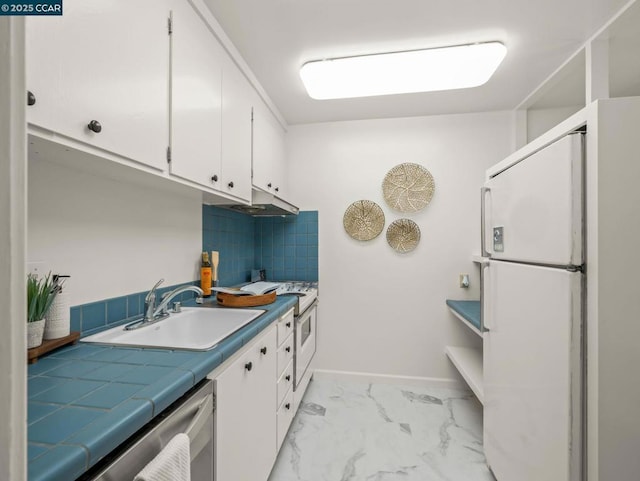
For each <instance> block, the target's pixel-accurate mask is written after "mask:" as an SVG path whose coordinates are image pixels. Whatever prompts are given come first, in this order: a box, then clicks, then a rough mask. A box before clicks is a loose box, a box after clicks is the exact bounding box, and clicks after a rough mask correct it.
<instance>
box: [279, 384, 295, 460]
mask: <svg viewBox="0 0 640 481" xmlns="http://www.w3.org/2000/svg"><path fill="white" fill-rule="evenodd" d="M293 414H294V411H293V389H290V390H289V394H287V396H286V397H285V398H284V401H283V403H282V404H281V405H280V408H279V409H278V430H277V434H276V436H277V439H278V450H280V446H282V442H283V441H284V438H285V437H286V435H287V431H288V430H289V426H291V421H292V420H293Z"/></svg>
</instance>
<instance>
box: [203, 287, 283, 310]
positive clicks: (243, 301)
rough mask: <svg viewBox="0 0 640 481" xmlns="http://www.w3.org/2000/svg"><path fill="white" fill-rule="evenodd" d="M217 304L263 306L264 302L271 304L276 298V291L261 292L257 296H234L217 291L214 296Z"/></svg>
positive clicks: (226, 305)
mask: <svg viewBox="0 0 640 481" xmlns="http://www.w3.org/2000/svg"><path fill="white" fill-rule="evenodd" d="M216 300H217V301H218V304H220V305H221V306H225V307H254V306H264V305H266V304H272V303H273V302H275V300H276V292H275V291H273V292H270V293H269V294H262V295H257V296H234V295H233V294H226V293H224V292H218V293H217V296H216Z"/></svg>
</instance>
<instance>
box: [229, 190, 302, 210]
mask: <svg viewBox="0 0 640 481" xmlns="http://www.w3.org/2000/svg"><path fill="white" fill-rule="evenodd" d="M218 207H224V208H225V209H231V210H235V211H236V212H242V213H243V214H248V215H251V216H253V217H276V216H283V215H298V212H299V211H300V209H298V208H297V207H296V206H295V205H293V204H290V203H289V202H287V201H286V200H284V199H281V198H280V197H277V196H275V195H273V194H270V193H269V192H264V191H262V190H257V189H253V191H252V192H251V205H243V204H227V205H224V204H222V205H218Z"/></svg>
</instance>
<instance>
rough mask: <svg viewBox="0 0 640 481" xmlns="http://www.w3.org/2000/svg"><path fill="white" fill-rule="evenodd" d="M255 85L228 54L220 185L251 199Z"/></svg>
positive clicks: (223, 88)
mask: <svg viewBox="0 0 640 481" xmlns="http://www.w3.org/2000/svg"><path fill="white" fill-rule="evenodd" d="M252 92H253V87H252V86H251V85H250V84H249V81H248V80H247V79H246V78H245V76H244V75H243V74H242V73H241V72H240V70H239V69H238V67H236V65H234V64H233V62H232V60H231V58H230V57H228V56H225V63H224V69H223V73H222V171H221V172H222V176H221V180H220V182H218V184H219V185H218V188H219V189H220V190H221V191H223V192H225V193H227V194H230V195H234V196H236V197H239V198H240V199H243V200H246V201H250V200H251V108H252V102H251V99H252Z"/></svg>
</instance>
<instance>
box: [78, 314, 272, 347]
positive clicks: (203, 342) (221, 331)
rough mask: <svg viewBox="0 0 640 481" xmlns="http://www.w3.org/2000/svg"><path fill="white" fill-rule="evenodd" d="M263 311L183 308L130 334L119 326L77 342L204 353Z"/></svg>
mask: <svg viewBox="0 0 640 481" xmlns="http://www.w3.org/2000/svg"><path fill="white" fill-rule="evenodd" d="M264 312H266V311H264V310H256V309H225V308H218V309H202V308H201V307H183V308H182V312H179V313H175V314H171V315H170V316H169V317H168V318H167V319H164V320H162V321H159V322H157V323H155V324H151V325H149V326H145V327H142V328H140V329H136V330H133V331H127V330H125V329H124V326H118V327H114V328H113V329H109V330H106V331H103V332H100V333H98V334H94V335H92V336H88V337H85V338H83V339H81V340H80V342H93V343H100V344H110V345H115V346H137V347H156V348H165V349H185V350H189V351H207V350H209V349H211V348H212V347H214V346H215V345H216V344H218V343H219V342H220V341H222V340H224V339H225V338H226V337H228V336H230V335H231V334H233V333H234V332H236V331H237V330H238V329H240V328H242V327H243V326H246V325H247V324H249V323H250V322H251V321H253V320H254V319H256V318H257V317H258V316H260V315H261V314H263V313H264Z"/></svg>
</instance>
